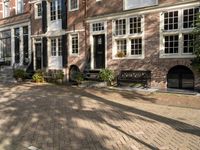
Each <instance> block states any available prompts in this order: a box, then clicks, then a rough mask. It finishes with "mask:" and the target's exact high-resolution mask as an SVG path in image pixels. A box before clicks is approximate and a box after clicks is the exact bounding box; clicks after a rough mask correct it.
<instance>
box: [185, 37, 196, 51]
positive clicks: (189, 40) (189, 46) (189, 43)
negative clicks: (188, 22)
mask: <svg viewBox="0 0 200 150" xmlns="http://www.w3.org/2000/svg"><path fill="white" fill-rule="evenodd" d="M193 41H194V36H193V35H192V34H184V35H183V53H193V52H194V45H193Z"/></svg>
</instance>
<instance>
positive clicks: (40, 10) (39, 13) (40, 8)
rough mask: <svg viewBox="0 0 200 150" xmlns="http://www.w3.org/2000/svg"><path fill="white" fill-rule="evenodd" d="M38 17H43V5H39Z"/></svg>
mask: <svg viewBox="0 0 200 150" xmlns="http://www.w3.org/2000/svg"><path fill="white" fill-rule="evenodd" d="M37 16H38V17H40V16H42V4H41V3H39V4H37Z"/></svg>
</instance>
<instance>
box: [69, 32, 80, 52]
mask: <svg viewBox="0 0 200 150" xmlns="http://www.w3.org/2000/svg"><path fill="white" fill-rule="evenodd" d="M73 35H77V36H78V53H73V49H72V37H73ZM79 46H80V38H79V33H78V32H75V33H71V34H69V51H70V53H69V54H70V55H71V56H79V53H80V47H79Z"/></svg>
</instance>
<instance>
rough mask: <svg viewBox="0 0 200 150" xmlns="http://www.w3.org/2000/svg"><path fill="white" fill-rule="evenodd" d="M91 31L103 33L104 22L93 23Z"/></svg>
mask: <svg viewBox="0 0 200 150" xmlns="http://www.w3.org/2000/svg"><path fill="white" fill-rule="evenodd" d="M92 30H93V32H96V31H104V22H100V23H93V24H92Z"/></svg>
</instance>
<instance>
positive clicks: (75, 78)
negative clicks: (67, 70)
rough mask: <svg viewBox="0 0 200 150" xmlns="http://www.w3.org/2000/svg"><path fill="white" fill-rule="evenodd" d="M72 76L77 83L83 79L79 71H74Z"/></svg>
mask: <svg viewBox="0 0 200 150" xmlns="http://www.w3.org/2000/svg"><path fill="white" fill-rule="evenodd" d="M73 76H74V80H75V81H76V82H77V84H81V83H82V81H83V80H84V77H83V74H82V73H81V72H75V73H74V75H73Z"/></svg>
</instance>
